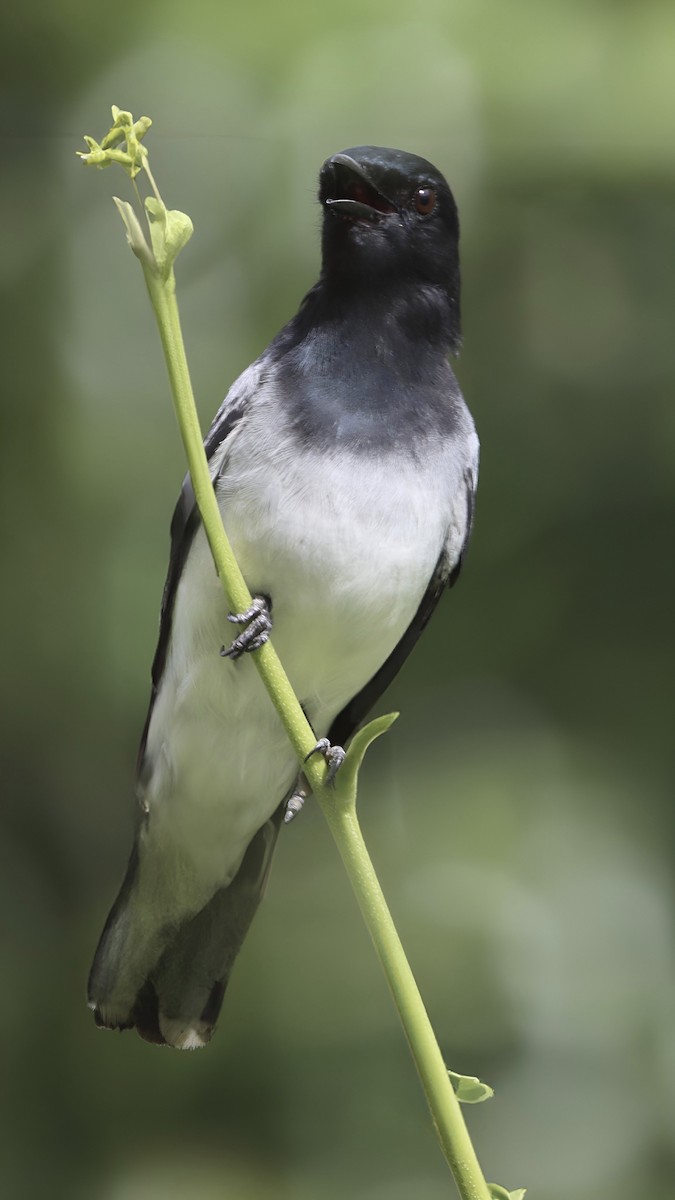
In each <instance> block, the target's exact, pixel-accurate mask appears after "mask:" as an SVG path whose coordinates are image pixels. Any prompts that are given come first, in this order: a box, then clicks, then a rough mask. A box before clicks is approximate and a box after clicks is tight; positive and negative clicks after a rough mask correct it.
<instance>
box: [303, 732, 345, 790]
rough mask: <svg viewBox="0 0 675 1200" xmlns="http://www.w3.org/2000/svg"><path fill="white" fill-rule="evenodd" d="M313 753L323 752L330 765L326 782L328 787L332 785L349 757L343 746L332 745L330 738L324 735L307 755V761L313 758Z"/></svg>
mask: <svg viewBox="0 0 675 1200" xmlns="http://www.w3.org/2000/svg"><path fill="white" fill-rule="evenodd" d="M313 754H323V756H324V758H325V760H326V764H327V766H328V774H327V775H326V784H327V786H328V787H332V786H333V784H334V783H335V776H336V775H337V773H338V771H339V770H340V767H341V766H342V764H343V762H344V761H345V758H346V757H347V756H346V753H345V751H344V750H343V749H342V746H331V744H330V742H329V741H328V738H325V737H323V738H319V740H318V742H317V743H316V746H315V747H314V749H313V750H310V752H309V754H307V755H306V756H305V762H307V759H308V758H311V757H312V755H313Z"/></svg>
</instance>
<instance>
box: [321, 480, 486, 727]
mask: <svg viewBox="0 0 675 1200" xmlns="http://www.w3.org/2000/svg"><path fill="white" fill-rule="evenodd" d="M477 482H478V474H477V468H476V466H475V465H472V466H470V467H467V469H466V471H465V472H464V475H463V478H462V486H461V489H460V496H459V497H458V500H459V504H460V509H461V508H462V506H463V507H464V512H465V517H464V521H465V524H464V533H463V538H462V543H461V548H460V551H459V554H455V556H454V558H452V559H449V558H448V551H447V548H446V547H444V548H443V550H442V552H441V556H440V558H439V560H438V562H437V564H436V567H435V569H434V572H433V575H432V576H431V579H430V580H429V585H428V587H427V590H426V592H425V593H424V596H423V597H422V600H421V601H420V605H419V608H418V609H417V612H416V613H415V616H414V617H413V619H412V621H411V622H410V625H409V626H408V628H407V629H406V631H405V633H404V634H403V637H402V638H401V640H400V642H399V643H398V644H397V645H396V646H395V647H394V649H393V650H392V652H391V654H390V655H389V658H387V659H386V660H385V661H384V663H383V664H382V666H381V667H380V669H379V671H376V672H375V674H374V675H373V677H372V679H370V680H369V682H368V683H367V684H366V685H365V687H363V688H362V689H361V691H360V692H357V694H356V696H354V697H353V698H352V699H351V700H350V701H349V704H347V705H346V706H345V707H344V708H343V709H342V712H340V713H338V715H337V717H336V718H335V720H334V721H333V724H332V725H331V727H330V729H329V731H328V739H329V741H330V742H331V743H332V744H333V745H338V746H344V744H345V742H346V741H348V739H349V738H350V737H351V736H352V734H353V733H354V732H355V731H356V729H357V728H358V726H359V725H360V724H361V722H362V721H363V720H364V719H365V717H366V716H367V715H368V713H369V712H370V710H371V708H372V707H373V705H374V704H376V703H377V701H378V700H379V698H380V696H381V695H382V694H383V692H384V691H386V689H387V688H388V687H389V684H390V683H391V682H392V680H393V679H394V678H395V677H396V675H398V672H399V671H400V669H401V667H402V666H403V664H404V662H405V660H406V658H407V657H408V655H409V654H410V651H411V650H412V648H413V646H414V645H415V642H416V641H417V639H418V638H419V636H420V634H421V633H422V630H423V629H424V627H425V625H426V624H427V622H428V620H429V618H430V617H431V614H432V613H433V611H434V609H435V607H436V605H437V604H438V601H439V600H440V598H441V595H442V593H443V592H444V590H445V588H446V587H452V586H453V585H454V584H455V583H456V582H457V580H458V578H459V574H460V571H461V569H462V566H463V563H464V559H465V557H466V551H467V548H468V545H469V541H470V538H471V530H472V527H473V514H474V503H475V495H476V485H477Z"/></svg>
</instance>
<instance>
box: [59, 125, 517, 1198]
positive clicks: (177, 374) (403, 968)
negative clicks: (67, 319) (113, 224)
mask: <svg viewBox="0 0 675 1200" xmlns="http://www.w3.org/2000/svg"><path fill="white" fill-rule="evenodd" d="M113 121H114V124H113V127H112V129H111V130H110V132H109V133H108V134H107V135H106V137H105V138H103V140H102V142H101V144H100V145H99V143H97V142H95V141H94V139H93V138H86V139H85V140H86V142H87V145H88V147H89V150H88V152H87V153H84V152H82V153H81V157H82V158H83V160H84V161H85V162H87V163H89V164H91V165H93V166H98V167H105V166H108V165H109V164H110V163H111V162H119V163H120V165H122V166H123V167H124V169H125V170H126V171H127V173H128V174H129V175H130V177H131V178H132V179H133V180H135V176H136V175H137V174H138V172H139V171H141V170H144V171H145V173H146V174H147V176H148V179H149V182H150V184H151V187H152V190H153V193H154V194H153V196H151V197H148V198H147V199H146V201H145V212H146V217H147V220H148V227H149V234H150V242H148V240H147V238H146V237H145V234H144V232H143V229H142V226H141V224H140V221H139V220H138V217H137V215H136V213H135V212H134V210H133V208H132V206H131V205H130V204H127V203H126V202H123V201H121V200H117V199H116V201H115V202H116V204H117V207H118V210H119V212H120V215H121V216H122V219H123V221H124V224H125V226H126V231H127V240H128V241H129V245H130V246H131V249H132V250H133V252H134V254H136V256H137V257H138V259H139V261H140V263H141V266H142V268H143V274H144V276H145V281H146V284H147V287H148V292H149V294H150V299H151V301H152V306H153V310H154V312H155V316H156V319H157V326H158V329H159V335H160V339H161V342H162V347H163V350H164V356H165V359H166V364H167V369H168V373H169V380H170V384H171V391H172V395H173V400H174V406H175V410H176V416H177V419H178V425H179V428H180V432H181V437H182V439H183V445H184V447H185V452H186V456H187V461H188V468H189V471H190V475H191V478H192V485H193V487H194V492H195V497H196V501H197V505H198V508H199V512H200V515H201V519H202V522H203V525H204V529H205V531H206V536H207V538H208V541H209V546H210V548H211V553H212V555H213V559H214V563H215V566H216V570H217V572H218V575H219V577H220V580H221V583H222V585H223V588H224V591H225V596H226V602H227V604H228V606H229V607H230V608H231V609H233V610H235V611H238V612H239V611H244V610H246V609H247V608H248V607H249V605H250V603H251V595H250V592H249V590H248V587H247V585H246V582H245V580H244V577H243V575H242V573H241V571H240V569H239V566H238V564H237V561H236V559H235V557H234V554H233V552H232V548H231V546H230V543H229V540H228V538H227V534H226V532H225V529H224V527H223V522H222V519H221V515H220V510H219V507H218V502H217V499H216V495H215V492H214V489H213V485H212V482H211V477H210V474H209V468H208V462H207V459H206V454H205V451H204V445H203V441H202V434H201V430H200V427H199V421H198V417H197V411H196V407H195V402H194V396H193V393H192V385H191V382H190V374H189V370H188V364H187V358H186V355H185V349H184V344H183V338H182V333H181V328H180V319H179V314H178V305H177V302H176V289H175V278H174V274H173V263H174V261H175V258H176V256H177V254H178V253H179V251H180V250H181V248H182V247H183V246H184V245H185V243H186V242H187V240H188V239H189V237H190V235H191V233H192V223H191V222H190V220H189V218H188V217H186V216H185V214H183V213H179V212H175V211H169V210H167V209H166V208H165V206H164V204H163V203H162V201H161V197H160V193H159V190H158V188H157V185H156V184H155V181H154V179H153V177H152V175H151V173H150V170H149V167H148V162H147V151H146V150H145V147H144V146H142V145H141V139H142V138H143V137H144V135H145V133H146V132H147V130H148V129H149V127H150V124H151V122H150V120H149V118H147V117H142V118H140V120H139V121H136V122H134V121H133V118H132V116H131V113H127V112H124V111H122V110H120V109H118V108H113ZM122 143H124V146H125V148H124V149H123V150H119V149H117V148H116V147H118V146H120V145H121V144H122ZM252 657H253V661H254V663H255V665H256V667H257V669H258V671H259V673H260V676H261V678H262V680H263V683H264V685H265V687H266V688H267V691H268V693H269V695H270V698H271V700H272V703H273V704H274V706H275V708H276V710H277V712H278V714H279V716H280V718H281V721H282V723H283V725H284V729H285V730H286V733H287V735H288V738H289V740H290V742H291V745H292V746H293V749H294V751H295V753H296V755H297V757H298V761H299V763H300V764H301V765H302V770H303V771H304V774H305V776H306V777H307V780H308V782H309V784H310V786H311V788H312V790H313V793H314V795H315V797H316V799H317V800H318V802H319V804H320V806H321V809H322V811H323V813H324V816H325V818H326V821H327V822H328V825H329V827H330V830H331V832H332V834H333V837H334V839H335V842H336V844H337V847H338V850H339V852H340V855H341V857H342V860H343V862H344V864H345V868H346V870H347V874H348V876H349V879H350V882H351V884H352V887H353V889H354V892H355V894H356V897H357V900H358V903H359V906H360V908H361V912H362V914H363V917H364V920H365V922H366V925H367V927H368V930H369V932H370V935H371V938H372V940H373V943H374V945H375V948H376V950H377V953H378V956H379V958H380V962H381V964H382V967H383V969H384V972H385V975H386V978H387V981H388V984H389V987H390V989H391V993H392V996H393V998H394V1002H395V1004H396V1007H397V1009H398V1012H399V1015H400V1018H401V1022H402V1024H403V1028H404V1031H405V1034H406V1037H407V1039H408V1043H409V1045H410V1050H411V1053H412V1055H413V1059H414V1061H415V1065H416V1067H417V1070H418V1073H419V1076H420V1079H421V1082H422V1086H423V1088H424V1092H425V1095H426V1098H427V1102H428V1104H429V1109H430V1112H431V1117H432V1120H433V1123H434V1127H435V1128H436V1131H437V1133H438V1137H439V1140H440V1143H441V1146H442V1149H443V1153H444V1154H445V1157H446V1159H447V1162H448V1164H449V1166H450V1168H451V1170H452V1173H453V1176H454V1178H455V1182H456V1184H457V1187H458V1190H459V1193H460V1196H461V1197H462V1200H491V1197H493V1198H494V1197H498V1196H499V1197H506V1198H507V1200H508V1197H509V1193H508V1192H506V1191H505V1189H503V1188H500V1187H498V1185H496V1184H487V1183H486V1182H485V1178H484V1176H483V1173H482V1171H481V1169H480V1165H479V1163H478V1160H477V1157H476V1154H475V1151H474V1148H473V1145H472V1143H471V1139H470V1137H469V1133H468V1130H467V1127H466V1124H465V1121H464V1117H463V1114H462V1111H461V1108H460V1104H459V1100H458V1098H457V1095H456V1094H455V1090H454V1089H453V1086H452V1083H451V1081H450V1078H449V1074H448V1071H447V1068H446V1066H445V1064H444V1062H443V1058H442V1056H441V1052H440V1050H439V1047H438V1043H437V1041H436V1038H435V1036H434V1033H433V1029H432V1027H431V1024H430V1021H429V1018H428V1016H427V1013H426V1010H425V1007H424V1004H423V1002H422V998H421V996H420V993H419V990H418V988H417V985H416V983H415V979H414V976H413V974H412V971H411V969H410V966H409V964H408V961H407V959H406V956H405V953H404V951H403V947H402V945H401V942H400V940H399V937H398V934H397V932H396V929H395V926H394V923H393V921H392V918H391V914H390V912H389V909H388V907H387V904H386V901H385V899H384V896H383V894H382V890H381V888H380V885H379V882H378V879H377V876H376V874H375V869H374V867H373V864H372V862H371V859H370V856H369V854H368V851H367V849H366V846H365V843H364V841H363V837H362V834H361V830H360V827H359V823H358V819H357V816H356V790H357V781H358V771H359V768H360V766H361V763H362V761H363V756H364V754H365V752H366V750H367V748H368V746H369V745H370V743H371V742H372V741H373V740H374V739H375V738H377V737H379V736H380V734H382V733H384V732H385V731H386V730H387V729H388V728H389V726H390V725H391V724H392V722H393V721H394V720H395V715H389V716H388V717H380V718H378V719H377V720H375V721H372V722H370V724H369V725H367V726H366V727H365V728H364V729H361V730H360V731H359V732H358V733H357V734H356V735H355V736H354V738H353V739H352V743H351V745H350V748H349V751H348V753H347V757H346V759H345V762H344V763H343V765H342V767H341V769H340V772H339V774H338V777H337V781H336V786H335V788H329V787H327V786H326V785H325V776H326V767H325V764H324V763H323V762H322V761H320V760H319V759H316V758H315V759H310V760H309V761H305V760H306V756H307V755H308V754H309V752H310V750H312V749H313V746H314V742H315V737H314V733H313V731H312V729H311V727H310V725H309V723H308V721H307V719H306V717H305V714H304V712H303V711H302V708H301V706H300V704H299V702H298V699H297V697H296V696H295V694H294V692H293V689H292V687H291V684H290V682H289V680H288V677H287V675H286V673H285V671H284V669H283V667H282V665H281V663H280V661H279V658H278V657H277V654H276V652H275V650H274V649H273V647H272V645H271V643H270V642H267V643H266V644H265V645H264V646H262V647H261V649H259V650H257V651H255V653H254V654H253V655H252ZM460 1078H461V1079H464V1077H460ZM466 1082H467V1083H471V1084H474V1085H475V1084H477V1081H476V1080H472V1081H471V1080H467V1081H466ZM468 1091H469V1092H470V1091H471V1089H470V1088H469V1089H468ZM473 1092H474V1094H475V1095H476V1098H478V1099H482V1098H484V1097H485V1096H486V1095H488V1094H490V1089H486V1088H483V1090H482V1091H481V1085H478V1088H475V1087H474V1088H473ZM523 1194H524V1193H521V1192H519V1193H512V1194H511V1195H512V1200H521V1197H522V1195H523Z"/></svg>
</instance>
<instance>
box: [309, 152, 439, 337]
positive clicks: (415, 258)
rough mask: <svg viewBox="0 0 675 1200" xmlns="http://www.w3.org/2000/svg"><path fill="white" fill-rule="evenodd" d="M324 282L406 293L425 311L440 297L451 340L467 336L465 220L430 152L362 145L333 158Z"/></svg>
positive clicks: (354, 289) (328, 169)
mask: <svg viewBox="0 0 675 1200" xmlns="http://www.w3.org/2000/svg"><path fill="white" fill-rule="evenodd" d="M319 200H320V202H321V204H322V205H323V209H324V218H323V237H322V249H323V269H322V281H323V282H324V284H326V285H328V286H329V287H331V288H334V289H339V291H341V292H343V293H347V294H351V296H352V297H353V296H354V295H355V294H359V295H361V296H363V295H364V294H369V293H372V292H375V293H377V294H378V295H379V296H381V297H382V298H383V299H384V298H385V297H386V296H387V294H389V295H390V296H391V297H392V298H393V297H394V296H395V295H397V294H398V295H402V294H403V293H405V294H407V295H408V296H409V298H410V301H411V302H412V303H414V297H415V294H417V295H418V297H419V302H420V311H421V310H422V309H425V308H428V307H429V304H430V303H432V302H434V301H435V306H436V307H438V310H439V312H441V311H442V314H443V315H442V318H441V319H442V322H443V325H444V326H445V328H444V333H445V336H446V339H447V342H448V344H449V346H451V347H455V346H456V345H457V344H458V342H459V338H460V318H459V287H460V284H459V220H458V216H457V206H456V204H455V201H454V198H453V195H452V192H451V191H450V188H449V187H448V185H447V183H446V181H445V179H444V178H443V176H442V175H441V173H440V172H439V171H438V170H437V169H436V167H433V166H432V165H431V163H429V162H427V161H426V159H424V158H419V157H418V156H417V155H416V154H407V153H406V152H405V151H403V150H390V149H387V148H385V147H382V146H355V147H352V148H351V149H349V150H343V151H342V153H340V154H334V155H333V156H332V158H329V159H327V161H326V162H325V163H324V165H323V167H322V168H321V174H320V176H319Z"/></svg>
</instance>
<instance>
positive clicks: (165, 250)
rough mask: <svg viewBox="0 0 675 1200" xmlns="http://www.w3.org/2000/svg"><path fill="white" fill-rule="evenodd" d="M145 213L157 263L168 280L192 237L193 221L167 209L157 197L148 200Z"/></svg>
mask: <svg viewBox="0 0 675 1200" xmlns="http://www.w3.org/2000/svg"><path fill="white" fill-rule="evenodd" d="M145 211H146V213H147V215H148V224H149V226H150V240H151V242H152V249H153V251H154V254H155V261H156V263H157V266H158V267H159V270H160V272H161V273H162V275H163V276H164V277H165V278H166V277H167V276H168V274H169V272H170V271H171V268H172V267H173V264H174V262H175V260H176V257H177V256H178V255H179V254H180V252H181V250H182V249H183V246H185V245H186V243H187V242H189V240H190V238H191V237H192V232H193V225H192V221H191V220H190V218H189V217H188V216H186V214H185V213H182V212H179V211H178V209H175V208H174V209H168V208H165V207H164V205H163V204H162V202H161V201H160V200H157V198H156V197H155V196H148V197H147V198H146V201H145Z"/></svg>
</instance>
